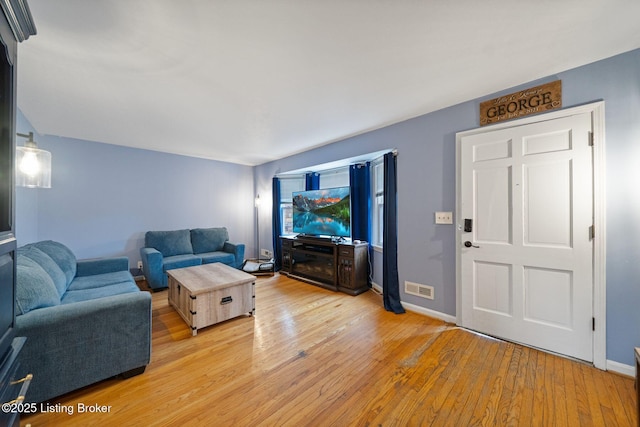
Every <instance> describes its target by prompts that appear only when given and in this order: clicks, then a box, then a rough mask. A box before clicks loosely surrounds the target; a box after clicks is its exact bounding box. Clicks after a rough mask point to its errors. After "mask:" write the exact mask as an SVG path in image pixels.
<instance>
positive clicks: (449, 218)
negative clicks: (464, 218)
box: [436, 212, 453, 224]
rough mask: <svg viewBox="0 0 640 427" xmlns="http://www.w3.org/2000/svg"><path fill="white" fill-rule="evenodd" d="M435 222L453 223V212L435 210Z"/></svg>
mask: <svg viewBox="0 0 640 427" xmlns="http://www.w3.org/2000/svg"><path fill="white" fill-rule="evenodd" d="M436 224H453V212H436Z"/></svg>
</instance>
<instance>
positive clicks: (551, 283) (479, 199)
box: [459, 113, 593, 361]
mask: <svg viewBox="0 0 640 427" xmlns="http://www.w3.org/2000/svg"><path fill="white" fill-rule="evenodd" d="M590 131H591V116H590V114H588V113H585V114H579V115H575V116H569V117H562V118H558V119H555V120H549V121H543V122H538V123H532V124H528V125H524V126H515V127H512V128H506V129H499V130H494V131H491V130H488V131H487V132H483V133H479V134H473V135H469V136H464V137H462V139H461V145H460V150H461V151H460V161H461V165H460V177H459V179H460V210H461V212H460V215H461V217H462V218H472V219H473V223H474V227H473V230H472V231H471V232H469V233H466V232H463V233H461V238H462V241H461V242H460V244H461V245H462V243H463V242H465V241H471V243H472V244H473V246H471V247H466V246H462V249H461V255H460V267H459V268H460V278H461V309H462V313H461V322H462V326H465V327H468V328H470V329H475V330H478V331H480V332H483V333H487V334H490V335H495V336H498V337H502V338H505V339H508V340H512V341H516V342H521V343H524V344H527V345H531V346H534V347H539V348H543V349H546V350H550V351H554V352H558V353H562V354H566V355H569V356H573V357H577V358H580V359H583V360H588V361H591V360H593V343H592V340H593V337H592V330H591V319H592V316H593V314H592V313H593V311H592V310H593V309H592V301H593V271H592V269H593V265H592V257H593V246H592V242H591V240H590V234H589V227H590V226H591V225H592V223H593V177H592V173H593V172H592V152H591V147H590V146H589V132H590Z"/></svg>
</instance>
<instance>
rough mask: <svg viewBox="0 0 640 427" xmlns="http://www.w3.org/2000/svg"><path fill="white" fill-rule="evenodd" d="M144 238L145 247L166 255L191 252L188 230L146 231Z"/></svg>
mask: <svg viewBox="0 0 640 427" xmlns="http://www.w3.org/2000/svg"><path fill="white" fill-rule="evenodd" d="M144 240H145V246H146V247H148V248H155V249H157V250H158V251H159V252H160V253H161V254H162V255H163V256H166V257H168V256H174V255H184V254H192V253H193V247H192V246H191V235H190V233H189V230H172V231H147V232H146V234H145V237H144Z"/></svg>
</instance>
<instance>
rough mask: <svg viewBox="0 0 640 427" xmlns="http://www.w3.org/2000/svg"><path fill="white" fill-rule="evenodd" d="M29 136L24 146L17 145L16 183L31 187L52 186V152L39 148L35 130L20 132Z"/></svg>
mask: <svg viewBox="0 0 640 427" xmlns="http://www.w3.org/2000/svg"><path fill="white" fill-rule="evenodd" d="M17 135H18V136H20V137H22V138H27V141H25V143H24V146H22V147H20V146H18V147H16V185H17V186H19V187H29V188H51V153H50V152H48V151H46V150H41V149H39V148H38V144H36V142H35V141H34V140H33V132H29V133H28V134H24V133H18V134H17Z"/></svg>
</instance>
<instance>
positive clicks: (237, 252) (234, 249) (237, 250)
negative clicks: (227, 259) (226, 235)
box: [222, 242, 244, 268]
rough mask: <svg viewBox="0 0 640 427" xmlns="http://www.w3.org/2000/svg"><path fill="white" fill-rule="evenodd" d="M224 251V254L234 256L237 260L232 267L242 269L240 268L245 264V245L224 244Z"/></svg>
mask: <svg viewBox="0 0 640 427" xmlns="http://www.w3.org/2000/svg"><path fill="white" fill-rule="evenodd" d="M222 250H223V251H224V252H228V253H230V254H233V255H234V256H235V258H236V260H235V263H234V265H232V267H235V268H240V266H241V265H242V263H243V262H244V243H231V242H224V247H223V248H222Z"/></svg>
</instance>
